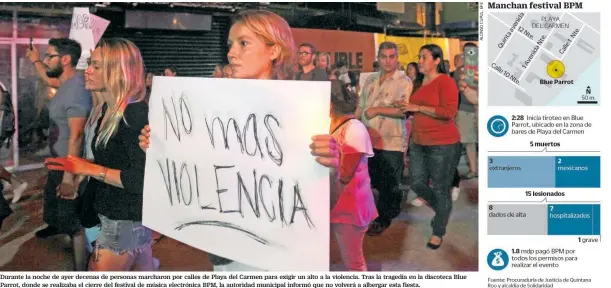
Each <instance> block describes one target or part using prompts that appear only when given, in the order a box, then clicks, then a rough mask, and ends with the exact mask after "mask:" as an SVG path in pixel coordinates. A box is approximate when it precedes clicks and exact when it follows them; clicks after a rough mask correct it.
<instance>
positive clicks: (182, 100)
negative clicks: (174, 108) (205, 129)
mask: <svg viewBox="0 0 611 288" xmlns="http://www.w3.org/2000/svg"><path fill="white" fill-rule="evenodd" d="M178 101H179V102H180V104H179V105H180V116H181V117H180V118H181V119H182V128H183V129H185V133H187V135H188V134H191V131H193V120H192V119H191V111H190V110H189V106H188V105H187V103H188V101H187V96H185V94H182V95H181V96H180V99H179V100H178ZM185 112H186V114H187V116H188V118H189V128H187V125H185Z"/></svg>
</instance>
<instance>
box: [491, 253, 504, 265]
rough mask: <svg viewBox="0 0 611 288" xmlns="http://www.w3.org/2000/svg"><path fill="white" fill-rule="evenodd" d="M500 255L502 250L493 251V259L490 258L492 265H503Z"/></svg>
mask: <svg viewBox="0 0 611 288" xmlns="http://www.w3.org/2000/svg"><path fill="white" fill-rule="evenodd" d="M501 255H503V252H501V251H499V252H494V259H492V266H494V267H502V266H503V265H505V261H504V260H503V258H502V257H501Z"/></svg>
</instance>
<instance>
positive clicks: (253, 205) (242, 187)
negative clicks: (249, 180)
mask: <svg viewBox="0 0 611 288" xmlns="http://www.w3.org/2000/svg"><path fill="white" fill-rule="evenodd" d="M252 174H253V182H254V183H255V189H254V190H253V191H254V193H253V194H254V195H255V201H254V202H253V201H252V198H250V194H249V193H248V190H247V189H246V185H244V180H243V179H242V175H240V172H238V174H237V175H238V202H239V204H238V205H239V207H240V208H239V210H240V215H242V218H244V212H243V210H242V193H243V194H244V195H245V196H246V201H248V205H250V208H251V209H252V212H253V213H255V216H257V218H260V217H261V212H260V211H259V195H258V194H257V170H252Z"/></svg>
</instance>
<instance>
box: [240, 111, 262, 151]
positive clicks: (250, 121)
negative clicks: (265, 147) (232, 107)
mask: <svg viewBox="0 0 611 288" xmlns="http://www.w3.org/2000/svg"><path fill="white" fill-rule="evenodd" d="M251 124H253V125H252V127H253V136H254V138H255V145H256V146H255V151H253V152H252V154H251V153H250V152H248V143H246V140H247V139H248V128H249V127H250V125H251ZM243 136H244V149H245V150H246V154H248V155H250V156H255V155H256V154H257V151H259V154H261V159H263V151H261V144H260V143H259V134H258V133H257V116H256V115H255V114H250V116H248V120H246V125H244V132H243Z"/></svg>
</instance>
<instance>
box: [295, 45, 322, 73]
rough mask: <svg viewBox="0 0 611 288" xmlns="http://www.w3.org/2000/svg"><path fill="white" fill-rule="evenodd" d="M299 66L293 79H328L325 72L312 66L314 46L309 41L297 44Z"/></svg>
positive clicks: (314, 54)
mask: <svg viewBox="0 0 611 288" xmlns="http://www.w3.org/2000/svg"><path fill="white" fill-rule="evenodd" d="M297 56H299V66H300V71H299V73H297V77H295V80H302V81H329V76H328V75H327V73H326V72H325V71H324V70H322V69H320V68H318V67H316V66H314V58H316V47H314V45H312V44H310V43H302V44H301V45H300V46H299V52H298V54H297Z"/></svg>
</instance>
